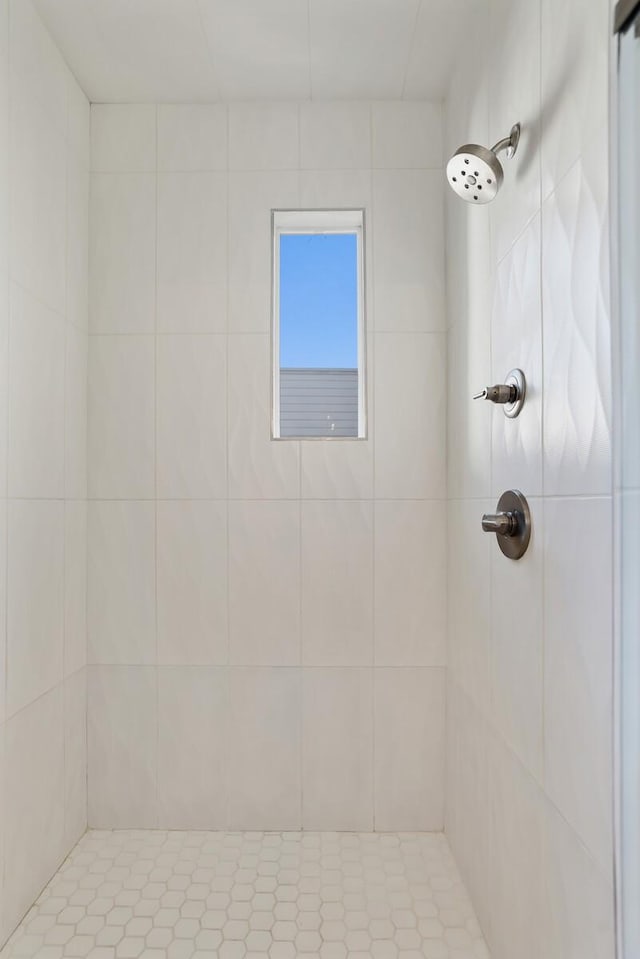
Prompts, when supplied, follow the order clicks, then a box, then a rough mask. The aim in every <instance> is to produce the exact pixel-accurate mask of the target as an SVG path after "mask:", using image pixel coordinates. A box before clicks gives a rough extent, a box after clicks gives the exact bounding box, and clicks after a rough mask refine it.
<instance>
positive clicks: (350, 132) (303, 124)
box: [300, 102, 371, 202]
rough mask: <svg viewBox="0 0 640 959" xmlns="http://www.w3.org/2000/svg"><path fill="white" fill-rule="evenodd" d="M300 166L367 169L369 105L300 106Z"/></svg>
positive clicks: (369, 134) (369, 148) (369, 138)
mask: <svg viewBox="0 0 640 959" xmlns="http://www.w3.org/2000/svg"><path fill="white" fill-rule="evenodd" d="M300 166H301V168H302V169H303V170H332V169H338V170H353V169H356V170H357V169H370V168H371V112H370V108H369V105H368V104H366V103H347V102H345V103H319V102H311V103H303V104H301V106H300ZM351 202H353V200H352V201H351Z"/></svg>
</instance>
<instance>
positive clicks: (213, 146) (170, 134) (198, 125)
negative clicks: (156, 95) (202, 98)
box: [158, 103, 227, 171]
mask: <svg viewBox="0 0 640 959" xmlns="http://www.w3.org/2000/svg"><path fill="white" fill-rule="evenodd" d="M226 168H227V108H226V107H225V106H224V105H222V104H209V103H191V104H182V103H180V104H178V103H176V104H174V103H167V104H162V105H160V106H158V170H175V171H180V170H182V171H186V170H226Z"/></svg>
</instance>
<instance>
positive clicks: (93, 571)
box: [88, 101, 447, 829]
mask: <svg viewBox="0 0 640 959" xmlns="http://www.w3.org/2000/svg"><path fill="white" fill-rule="evenodd" d="M128 109H129V110H130V113H129V115H127V108H126V107H121V106H118V107H110V106H106V107H100V108H98V109H96V110H95V111H94V122H93V124H92V135H93V149H94V157H93V160H92V167H93V171H94V172H93V173H92V204H93V218H92V221H91V241H90V246H91V250H92V287H91V300H92V303H91V334H92V335H91V337H90V339H91V348H90V358H89V424H88V428H89V439H88V457H89V467H88V484H89V493H90V496H91V499H92V501H91V503H90V507H89V514H88V536H89V548H88V559H89V586H88V591H89V604H88V609H89V613H88V617H89V637H90V640H89V657H90V658H89V662H90V663H91V664H92V665H91V666H90V670H91V677H92V679H91V683H90V688H89V715H90V723H89V753H90V772H89V777H90V803H89V816H90V819H91V822H92V824H93V825H95V826H105V827H109V826H114V825H125V824H129V825H138V826H144V825H148V826H153V825H156V824H157V825H161V826H171V827H174V826H180V827H184V828H204V827H209V828H219V827H221V826H227V827H229V828H254V829H278V828H282V829H289V828H292V829H293V828H299V827H300V826H303V827H304V826H308V827H313V828H330V829H333V828H336V829H341V828H353V829H370V828H372V827H373V826H374V825H375V824H376V816H378V815H379V816H380V822H381V823H382V826H381V828H384V829H394V828H407V829H414V828H416V829H417V828H434V829H435V828H439V826H441V824H442V816H443V811H442V796H443V788H444V773H443V764H442V756H443V750H444V698H443V696H444V692H443V690H444V683H443V669H442V667H443V666H444V662H445V648H444V630H445V615H446V597H445V588H446V581H445V580H446V568H447V567H446V540H445V535H446V529H445V515H444V511H443V508H442V503H441V501H442V500H443V498H444V497H445V495H446V485H445V480H446V464H445V392H446V387H445V369H444V367H445V362H446V360H445V334H444V332H443V331H444V329H445V320H444V276H443V264H444V260H443V243H442V229H443V215H442V193H441V190H442V182H441V174H440V171H439V168H440V165H441V153H442V130H441V110H440V107H439V105H437V104H430V103H412V104H408V103H374V104H370V103H368V102H358V103H354V102H340V103H320V102H313V103H309V104H301V105H296V104H294V103H291V102H286V103H283V102H277V101H273V102H265V103H262V102H261V103H260V104H255V103H237V104H233V105H232V106H229V107H226V106H224V105H185V106H177V105H166V106H165V105H159V106H158V107H156V108H154V107H148V106H135V105H134V106H131V107H130V108H128ZM154 110H155V113H154ZM127 130H129V131H131V138H130V142H129V143H122V144H118V143H116V142H113V141H114V140H116V139H118V138H119V139H122V138H123V137H125V134H126V131H127ZM156 136H157V153H154V154H153V155H151V152H150V151H153V150H155V149H156V144H155V138H156ZM374 167H375V168H376V169H375V172H374ZM156 177H157V183H156ZM156 194H157V195H156ZM300 204H302V205H305V206H309V207H316V206H317V207H325V208H327V207H328V208H330V207H332V206H336V207H349V206H356V207H358V206H362V207H363V208H364V209H365V214H366V231H367V232H366V244H367V245H366V257H367V320H368V323H367V326H368V330H369V331H370V332H369V336H368V343H367V349H368V357H369V362H368V368H367V375H368V384H367V386H368V415H369V422H368V439H367V440H365V441H345V442H314V441H307V442H297V441H272V440H271V439H270V432H271V411H270V406H271V356H270V335H269V331H270V308H271V295H270V293H271V291H270V286H271V243H270V235H271V234H270V231H271V224H270V211H271V209H272V208H277V207H297V206H299V205H300ZM378 222H380V223H382V225H383V228H382V230H380V229H378V228H377V223H378ZM385 224H387V226H386V227H385ZM389 230H392V233H393V235H392V236H391V234H390V233H389V232H388V231H389ZM156 242H157V253H158V258H157V263H156V261H155V249H156ZM398 251H401V252H398ZM399 261H401V262H400V265H399V267H398V269H400V267H401V270H400V274H399V275H400V277H401V282H400V283H399V284H397V280H396V279H395V278H394V270H395V268H396V265H398V262H399ZM398 300H401V304H402V308H401V310H397V309H395V305H396V301H398ZM378 317H380V322H379V323H378ZM376 329H377V330H380V331H381V332H374V330H376ZM154 334H155V335H154ZM416 667H420V668H419V669H416ZM378 673H380V677H379V682H378V680H377V679H376V677H377V675H378ZM376 684H377V685H376ZM156 689H157V695H158V700H157V706H156V701H155V692H154V690H156ZM374 689H378V693H377V696H374ZM136 691H138V692H136ZM138 693H139V696H140V697H141V699H136V697H137V696H138ZM396 697H398V698H401V699H403V701H404V707H403V712H401V713H399V714H397V715H396V713H395V711H394V702H395V698H396ZM127 703H131V706H130V707H129V706H128V705H127ZM129 708H130V709H131V710H133V712H131V713H129V715H128V718H127V714H128V710H129ZM116 711H117V712H118V714H119V715H118V716H117V717H116V716H114V719H113V723H112V722H111V718H110V717H111V713H112V712H114V713H115V712H116ZM133 724H140V725H141V729H142V733H141V735H142V736H143V738H144V737H146V740H147V742H148V743H151V740H152V739H153V745H150V746H149V748H150V752H149V755H148V756H146V755H145V754H144V748H143V745H141V743H140V742H136V743H135V744H131V747H129V744H128V736H127V732H128V730H129V729H130V728H131V727H132V725H133ZM223 730H224V733H223ZM376 739H377V740H378V745H379V754H378V760H377V762H378V765H377V766H376V765H375V762H374V753H375V742H376ZM156 742H157V752H156V745H155V743H156ZM416 752H417V753H419V755H420V760H419V762H417V763H416V761H415V753H416ZM138 766H140V768H138ZM118 770H121V772H122V775H121V776H120V774H119V772H118ZM110 777H115V779H116V781H115V782H113V783H106V781H105V780H106V779H107V778H110ZM389 778H392V779H393V780H394V781H395V782H396V783H397V784H398V785H397V788H395V789H394V788H393V787H392V786H391V784H390V783H389V782H387V780H388V779H389ZM374 783H375V784H376V785H374ZM103 787H104V788H103ZM156 793H157V801H156V798H155V796H156ZM405 794H406V795H405ZM303 796H304V800H303Z"/></svg>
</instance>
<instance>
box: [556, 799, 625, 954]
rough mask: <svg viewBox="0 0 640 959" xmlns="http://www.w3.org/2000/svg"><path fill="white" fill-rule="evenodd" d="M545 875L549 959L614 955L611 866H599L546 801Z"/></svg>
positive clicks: (569, 827)
mask: <svg viewBox="0 0 640 959" xmlns="http://www.w3.org/2000/svg"><path fill="white" fill-rule="evenodd" d="M544 812H545V819H544V852H545V859H544V875H545V889H546V903H545V908H546V915H545V925H546V943H545V948H544V955H545V957H548V959H566V957H567V956H579V957H580V959H602V957H603V956H605V957H613V956H614V955H615V933H614V892H613V880H612V869H611V864H610V865H609V867H608V868H607V869H605V870H603V869H602V868H601V867H600V866H599V865H598V864H597V863H595V862H594V860H593V858H592V857H591V856H590V855H589V853H588V851H587V850H586V849H585V847H584V845H583V844H582V843H581V842H580V839H579V838H578V836H577V835H576V833H575V832H574V831H573V829H572V828H571V826H570V825H569V824H568V823H567V822H566V820H565V819H564V818H563V817H562V815H561V814H560V813H559V812H558V810H557V809H556V808H555V807H554V806H552V805H551V803H547V804H546V805H545V809H544Z"/></svg>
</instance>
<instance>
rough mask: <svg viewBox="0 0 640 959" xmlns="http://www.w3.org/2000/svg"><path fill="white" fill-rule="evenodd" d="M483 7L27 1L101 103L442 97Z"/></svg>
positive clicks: (430, 0)
mask: <svg viewBox="0 0 640 959" xmlns="http://www.w3.org/2000/svg"><path fill="white" fill-rule="evenodd" d="M484 2H485V0H35V3H36V6H37V8H38V10H39V12H40V14H41V16H42V18H43V20H44V21H45V23H46V24H47V26H48V27H49V30H50V32H51V34H52V35H53V37H54V39H55V41H56V43H57V45H58V46H59V48H60V49H61V51H62V53H63V55H64V56H65V58H66V60H67V62H68V64H69V66H70V67H71V69H72V70H73V72H74V74H75V75H76V77H77V79H78V81H79V83H80V85H81V86H82V88H83V89H84V91H85V93H86V94H87V96H88V97H89V99H90V100H93V101H97V102H122V103H127V102H129V103H131V102H137V103H140V102H145V101H172V102H198V101H211V100H243V99H256V98H269V99H296V100H304V99H309V98H314V99H396V98H403V97H404V98H407V99H417V98H439V97H441V96H443V94H444V93H445V91H446V87H447V83H448V78H449V73H450V70H451V65H452V63H453V62H454V61H455V58H456V51H457V50H458V48H459V47H460V43H461V40H462V39H463V38H464V36H465V35H466V36H469V35H471V36H473V33H474V27H473V24H474V23H475V17H476V15H478V13H479V10H480V8H481V7H482V6H483V5H484Z"/></svg>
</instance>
